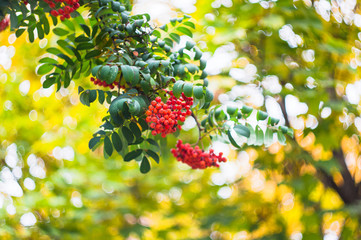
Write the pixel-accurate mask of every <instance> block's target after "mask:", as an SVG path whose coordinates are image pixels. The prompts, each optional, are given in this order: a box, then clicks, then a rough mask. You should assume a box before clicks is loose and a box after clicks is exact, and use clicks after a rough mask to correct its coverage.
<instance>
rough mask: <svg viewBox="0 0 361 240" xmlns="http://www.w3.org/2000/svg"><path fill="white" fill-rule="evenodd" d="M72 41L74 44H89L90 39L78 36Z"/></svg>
mask: <svg viewBox="0 0 361 240" xmlns="http://www.w3.org/2000/svg"><path fill="white" fill-rule="evenodd" d="M74 41H75V42H90V41H91V39H90V38H88V37H86V36H84V35H80V36H79V37H76V38H75V39H74Z"/></svg>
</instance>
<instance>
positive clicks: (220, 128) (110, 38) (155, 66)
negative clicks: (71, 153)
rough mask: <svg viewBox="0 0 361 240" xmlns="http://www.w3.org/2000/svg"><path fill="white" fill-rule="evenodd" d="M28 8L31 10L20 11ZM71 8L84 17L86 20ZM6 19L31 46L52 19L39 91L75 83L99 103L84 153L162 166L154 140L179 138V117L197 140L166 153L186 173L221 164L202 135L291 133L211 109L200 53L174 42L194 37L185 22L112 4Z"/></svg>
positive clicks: (269, 137) (265, 140) (235, 140)
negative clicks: (157, 21) (100, 112)
mask: <svg viewBox="0 0 361 240" xmlns="http://www.w3.org/2000/svg"><path fill="white" fill-rule="evenodd" d="M26 4H29V5H30V7H29V8H26V9H27V10H26V11H25V10H24V11H21V9H23V7H24V6H25V5H26ZM80 7H82V8H80ZM79 9H84V10H85V11H87V12H89V15H88V17H87V18H85V19H84V18H83V17H82V15H81V14H80V13H79V12H78V11H79ZM8 13H9V15H10V25H11V28H12V29H13V30H15V31H16V36H20V35H21V34H22V33H23V32H24V31H25V30H27V32H28V36H29V39H30V41H34V33H33V31H34V29H35V28H36V29H37V32H38V36H39V38H43V37H44V35H46V34H49V32H50V24H49V21H48V18H49V17H50V18H51V19H52V21H53V25H54V26H56V27H52V31H53V33H54V34H56V35H57V36H58V38H59V39H58V41H57V46H52V47H50V48H48V49H47V52H48V53H50V54H52V57H45V58H42V59H41V60H40V62H39V63H40V64H41V65H40V66H39V68H38V70H37V73H38V74H39V75H45V81H44V82H43V87H44V88H49V87H51V86H53V85H56V89H57V91H59V90H60V89H61V88H62V87H63V88H67V87H68V86H69V85H70V82H71V81H74V82H75V83H76V84H77V85H78V86H79V87H78V89H79V91H78V92H79V95H80V101H81V103H83V104H84V105H86V106H90V105H91V103H93V102H95V101H98V102H99V103H100V104H102V105H103V106H104V107H105V108H107V109H108V112H107V115H106V116H104V117H103V124H102V125H101V126H100V129H99V130H98V131H97V132H95V133H94V134H93V137H92V138H91V139H90V141H89V148H90V149H91V150H93V151H94V150H95V149H97V148H102V150H103V155H104V158H109V157H114V156H115V155H116V154H119V155H120V156H122V158H123V160H124V161H125V162H130V161H135V162H137V163H138V164H139V167H140V171H141V172H142V173H147V172H149V170H150V169H151V165H152V164H151V161H150V160H151V159H153V160H154V161H155V162H156V163H157V164H158V163H159V161H160V147H159V142H160V141H161V139H164V138H168V137H169V136H175V137H178V136H179V134H180V132H181V131H182V126H183V124H184V122H185V121H186V119H187V118H194V120H195V121H196V124H197V128H198V132H199V136H198V138H197V141H196V143H195V144H192V145H191V144H189V143H183V141H182V140H178V142H177V144H176V147H175V148H173V149H172V150H171V152H172V154H173V156H174V157H175V158H176V159H177V160H178V161H180V162H182V163H185V164H188V165H189V166H190V167H191V168H193V169H205V168H208V167H219V166H220V164H221V163H223V162H226V158H224V157H223V155H222V153H219V154H216V153H215V152H214V150H212V149H210V150H209V151H205V148H204V147H203V143H204V141H203V140H204V139H205V138H206V137H207V138H209V140H210V142H212V141H214V140H217V141H223V142H225V143H229V144H231V145H233V146H234V147H235V148H237V149H242V148H243V147H244V145H256V146H261V145H266V146H268V145H270V144H272V143H273V142H274V138H273V137H274V136H275V135H277V139H278V141H279V142H280V143H282V144H285V140H286V138H285V134H288V135H290V136H292V130H290V129H289V128H287V127H284V126H278V125H277V124H278V120H277V119H273V118H271V117H269V116H268V115H267V113H265V112H263V111H257V113H256V114H253V116H256V120H255V124H254V123H253V125H252V121H250V120H249V119H251V118H250V116H251V115H252V112H253V108H251V107H247V106H243V107H242V108H238V107H233V106H222V105H215V104H214V101H213V98H214V95H213V93H212V91H211V90H210V89H209V88H208V79H207V73H206V71H205V68H206V64H207V62H206V60H205V59H204V58H203V57H202V56H203V53H202V51H201V50H200V49H199V48H198V47H197V46H196V44H195V43H194V42H193V41H192V40H188V41H186V43H185V44H184V45H180V44H181V41H180V40H181V38H182V37H183V36H188V37H190V38H192V37H193V34H192V31H193V29H194V28H195V24H194V23H193V22H192V21H191V20H190V17H189V16H183V17H179V18H174V19H171V20H170V23H169V24H166V25H163V26H160V27H155V26H153V24H152V23H151V21H150V16H149V15H148V14H140V15H132V14H131V5H130V4H129V2H128V1H117V0H99V1H88V0H84V1H78V0H40V1H36V0H29V1H28V2H25V1H24V2H21V1H18V2H12V3H11V6H10V8H9V10H8ZM35 16H36V17H35ZM71 17H73V18H71ZM58 18H60V20H61V21H60V22H58ZM29 19H30V20H29ZM0 27H1V23H0ZM176 47H177V48H176ZM176 49H177V50H176ZM89 79H90V81H89ZM255 112H256V111H255ZM198 119H200V121H199V120H198ZM254 126H255V127H254ZM208 142H209V141H208ZM199 144H200V145H201V147H200V146H199Z"/></svg>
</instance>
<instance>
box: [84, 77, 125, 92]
mask: <svg viewBox="0 0 361 240" xmlns="http://www.w3.org/2000/svg"><path fill="white" fill-rule="evenodd" d="M90 81H92V82H93V83H94V84H95V85H98V86H101V87H109V88H110V89H114V88H115V87H119V88H123V89H124V88H125V87H124V86H122V85H120V86H119V82H118V81H115V82H113V83H111V84H108V83H106V81H102V80H100V79H98V78H94V77H91V78H90Z"/></svg>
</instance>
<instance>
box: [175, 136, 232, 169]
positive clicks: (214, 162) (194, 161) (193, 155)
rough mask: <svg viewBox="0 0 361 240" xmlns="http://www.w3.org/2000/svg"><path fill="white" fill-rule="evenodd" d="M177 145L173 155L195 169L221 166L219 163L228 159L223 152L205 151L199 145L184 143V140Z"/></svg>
mask: <svg viewBox="0 0 361 240" xmlns="http://www.w3.org/2000/svg"><path fill="white" fill-rule="evenodd" d="M176 147H177V148H173V149H172V150H171V152H172V154H173V156H174V157H175V158H177V160H178V161H180V162H182V163H186V164H188V165H189V166H190V167H192V168H193V169H205V168H207V167H219V164H218V163H220V162H226V161H227V159H226V158H224V157H222V155H223V153H222V152H221V153H219V154H218V155H216V154H215V153H214V150H213V149H211V150H209V152H204V150H202V149H200V148H199V147H198V146H196V147H195V148H193V147H191V146H190V145H189V143H186V144H183V142H182V140H178V142H177V145H176Z"/></svg>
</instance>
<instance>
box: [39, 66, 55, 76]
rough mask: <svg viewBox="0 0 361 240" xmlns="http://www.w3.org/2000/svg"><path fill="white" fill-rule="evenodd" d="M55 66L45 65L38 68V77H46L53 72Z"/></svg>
mask: <svg viewBox="0 0 361 240" xmlns="http://www.w3.org/2000/svg"><path fill="white" fill-rule="evenodd" d="M53 68H54V65H51V64H43V65H41V66H40V67H39V68H38V71H37V74H38V75H44V74H46V73H48V72H50V71H51V70H53Z"/></svg>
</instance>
